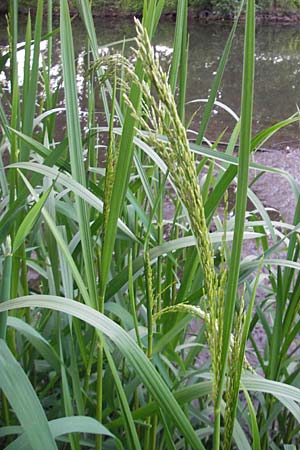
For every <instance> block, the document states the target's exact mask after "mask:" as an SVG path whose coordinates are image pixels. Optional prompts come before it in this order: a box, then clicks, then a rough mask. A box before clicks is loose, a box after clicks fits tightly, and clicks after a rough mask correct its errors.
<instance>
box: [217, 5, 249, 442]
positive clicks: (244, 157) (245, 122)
mask: <svg viewBox="0 0 300 450" xmlns="http://www.w3.org/2000/svg"><path fill="white" fill-rule="evenodd" d="M254 48H255V1H254V0H248V2H247V16H246V29H245V45H244V67H243V87H242V107H241V137H240V153H239V166H238V187H237V196H236V217H235V227H234V238H233V245H232V251H231V260H230V267H229V276H228V283H227V292H226V297H225V309H224V329H223V346H222V354H221V374H220V382H219V386H218V394H217V399H216V403H215V427H214V444H213V448H214V450H219V447H220V431H221V428H220V423H221V421H220V415H221V401H222V394H223V389H224V383H225V373H226V364H227V357H228V352H229V347H230V333H231V329H232V323H233V317H234V307H235V303H236V295H237V288H238V278H239V269H240V259H241V252H242V244H243V233H244V221H245V212H246V203H247V188H248V174H249V160H250V148H251V127H252V108H253V88H254Z"/></svg>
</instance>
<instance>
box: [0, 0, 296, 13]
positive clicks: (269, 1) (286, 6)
mask: <svg viewBox="0 0 300 450" xmlns="http://www.w3.org/2000/svg"><path fill="white" fill-rule="evenodd" d="M0 3H1V4H0V10H6V9H8V5H9V0H5V1H1V2H0ZM54 3H57V2H54ZM239 4H240V0H189V6H190V7H192V8H199V9H200V10H207V11H209V12H215V13H217V14H221V15H228V14H231V13H232V12H234V10H235V9H236V8H237V7H238V5H239ZM69 5H70V7H72V8H76V0H69ZM142 5H143V0H94V1H93V6H94V11H95V12H96V13H98V14H99V12H101V11H100V9H102V11H104V10H106V11H111V12H112V13H117V12H124V13H128V12H133V13H137V12H140V11H141V9H142ZM176 5H177V0H166V1H165V11H166V12H173V11H175V10H176ZM19 6H20V8H28V7H35V6H36V0H20V1H19ZM257 6H258V10H260V11H261V12H272V11H274V10H280V11H282V12H298V11H299V9H300V0H257Z"/></svg>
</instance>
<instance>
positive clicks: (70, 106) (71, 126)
mask: <svg viewBox="0 0 300 450" xmlns="http://www.w3.org/2000/svg"><path fill="white" fill-rule="evenodd" d="M60 10H61V11H60V26H61V52H62V67H63V79H64V87H65V98H66V112H67V128H68V137H69V152H70V160H71V171H72V175H73V178H74V179H75V180H76V181H77V182H79V183H80V184H81V185H82V186H83V187H85V186H86V175H85V169H84V162H83V155H82V145H81V132H80V124H79V116H78V98H77V88H76V75H75V65H74V61H75V59H74V48H73V37H72V30H71V22H70V13H69V7H68V3H67V1H66V0H61V2H60ZM76 204H77V208H78V219H79V229H80V237H81V245H82V253H83V259H84V265H85V275H86V279H87V284H88V288H89V295H90V299H91V302H92V304H93V305H94V306H96V305H97V301H98V299H97V285H96V277H95V270H94V266H95V265H94V259H93V252H92V238H91V230H90V221H89V211H88V208H87V205H86V203H85V202H84V201H83V200H82V199H81V198H79V197H76Z"/></svg>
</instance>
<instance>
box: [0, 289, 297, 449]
mask: <svg viewBox="0 0 300 450" xmlns="http://www.w3.org/2000/svg"><path fill="white" fill-rule="evenodd" d="M27 306H28V307H34V306H37V307H41V308H49V309H53V310H56V311H60V312H65V313H66V314H69V315H72V316H74V317H77V318H79V319H81V320H83V321H85V322H86V323H89V324H90V325H91V326H93V327H95V328H96V329H97V330H99V331H100V332H101V333H103V334H104V335H106V336H107V337H108V338H110V339H111V340H112V341H113V342H114V344H115V345H116V346H117V347H118V349H119V350H120V352H121V353H122V354H123V356H124V357H125V361H126V362H127V363H129V364H130V366H131V367H132V368H134V369H135V371H136V372H137V374H138V375H139V376H140V378H141V380H142V382H143V383H144V384H145V386H146V387H147V389H148V390H149V392H150V393H151V395H152V397H153V399H154V400H155V401H156V403H157V405H158V406H159V407H160V408H161V409H162V410H163V411H164V413H165V415H166V416H167V417H169V418H170V419H172V421H173V422H174V424H175V425H176V427H178V429H179V430H180V431H181V432H182V434H183V435H184V436H185V438H186V439H187V441H188V442H189V443H190V445H191V446H192V448H193V450H204V447H203V445H202V443H201V441H200V440H199V438H198V436H197V435H196V433H195V431H194V430H193V428H192V426H191V424H190V422H189V420H188V418H187V417H186V416H185V414H184V413H183V411H182V410H181V408H180V406H179V404H178V403H177V401H176V400H175V398H174V396H173V395H172V394H171V392H170V391H169V389H168V388H167V386H166V384H165V383H164V381H163V380H162V378H161V377H160V375H159V374H158V372H157V371H156V369H155V367H154V366H153V365H152V364H151V363H150V362H149V360H148V358H147V357H146V355H145V354H144V352H143V351H142V350H141V349H140V348H139V347H138V346H137V344H136V343H135V341H134V340H133V339H132V338H131V337H130V336H129V335H128V334H127V333H126V332H125V331H124V330H123V329H122V328H121V327H120V326H119V325H117V324H116V323H114V322H113V321H112V320H111V319H109V318H108V317H105V316H104V315H103V314H100V313H99V312H97V311H95V310H94V309H92V308H90V307H88V306H86V305H84V304H82V303H78V302H75V301H73V300H70V299H67V298H63V297H55V296H45V295H31V296H28V297H19V298H17V299H14V300H13V301H9V302H5V303H2V304H1V305H0V312H3V311H9V310H14V309H18V308H24V307H27ZM299 392H300V391H299ZM46 448H47V447H46ZM48 448H49V447H48Z"/></svg>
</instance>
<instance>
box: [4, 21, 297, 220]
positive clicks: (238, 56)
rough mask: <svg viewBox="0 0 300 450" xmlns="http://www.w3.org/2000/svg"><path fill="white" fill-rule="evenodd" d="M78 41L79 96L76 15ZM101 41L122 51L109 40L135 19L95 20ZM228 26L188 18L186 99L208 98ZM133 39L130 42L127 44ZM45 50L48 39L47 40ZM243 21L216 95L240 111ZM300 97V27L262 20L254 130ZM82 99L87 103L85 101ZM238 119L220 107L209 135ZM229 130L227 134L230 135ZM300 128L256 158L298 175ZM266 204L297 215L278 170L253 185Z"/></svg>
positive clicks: (169, 33) (167, 43)
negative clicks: (202, 22) (270, 24)
mask: <svg viewBox="0 0 300 450" xmlns="http://www.w3.org/2000/svg"><path fill="white" fill-rule="evenodd" d="M73 26H74V41H75V48H76V55H77V73H78V75H77V81H78V92H79V94H80V97H81V100H83V98H84V75H85V53H84V52H85V51H84V47H85V33H84V29H83V26H82V24H81V22H80V21H79V20H78V21H75V22H74V23H73ZM96 29H97V33H98V37H99V44H100V45H101V46H103V50H102V52H103V54H106V53H107V52H109V51H119V50H120V49H121V47H122V46H121V45H120V44H118V45H113V46H112V47H109V48H108V46H107V45H108V44H109V43H110V42H115V41H118V40H120V39H123V37H124V36H125V37H126V38H130V37H132V36H134V27H133V25H132V22H131V21H128V20H123V21H112V22H109V21H108V20H107V19H106V20H96ZM229 31H230V28H229V26H228V25H226V26H225V25H221V24H212V25H203V24H201V23H199V22H192V23H190V24H189V33H190V49H189V67H188V76H189V77H188V86H187V101H192V100H196V99H203V98H207V96H208V93H209V89H210V86H211V83H212V80H213V76H214V74H215V72H216V70H217V67H218V63H219V59H220V56H221V54H222V51H223V48H224V45H225V42H226V39H227V37H228V34H229ZM5 32H6V27H5V24H4V22H1V26H0V51H1V49H2V52H3V51H5V44H6V34H5ZM173 33H174V24H173V23H170V22H165V23H162V24H161V25H160V26H159V28H158V32H157V35H156V37H155V39H154V44H155V46H156V51H157V52H159V54H160V56H161V59H162V60H163V61H164V64H168V62H169V60H170V57H171V55H172V40H173ZM22 35H24V24H23V25H22V24H21V25H20V41H22ZM129 46H130V44H128V47H129ZM42 48H43V51H45V50H46V44H45V43H44V44H43V47H42ZM242 49H243V27H240V28H239V30H238V33H237V36H236V39H235V42H234V45H233V49H232V54H231V57H230V60H229V63H228V65H227V68H226V72H225V75H224V80H223V83H222V86H221V88H220V90H219V93H218V100H219V101H220V102H222V103H225V104H226V105H227V106H228V107H230V108H231V109H232V110H234V111H235V113H236V114H239V111H240V91H241V71H242ZM59 55H60V49H59V45H57V46H56V47H55V49H54V65H53V68H52V83H53V86H55V85H56V83H57V81H58V79H59V77H60V75H61V64H60V56H59ZM23 57H24V55H23V53H22V51H20V52H19V60H20V64H19V69H20V84H21V83H22V58H23ZM0 83H1V84H2V86H3V88H4V89H7V88H8V84H7V79H6V75H5V73H4V72H2V73H0ZM299 100H300V30H299V28H298V27H296V26H279V25H272V26H266V25H259V26H258V27H257V43H256V76H255V99H254V123H253V127H254V130H255V132H258V131H260V130H262V129H263V128H265V127H268V126H270V125H272V124H274V123H276V122H277V121H279V120H282V119H285V118H287V117H289V116H290V115H292V114H293V113H294V112H296V111H297V103H299ZM83 104H84V103H83ZM198 107H199V104H197V103H194V104H190V105H189V106H188V107H187V116H189V115H191V114H192V113H193V112H194V111H195V110H197V108H198ZM200 118H201V110H200V112H199V113H198V114H197V115H196V116H195V118H194V120H193V128H194V129H195V130H196V129H197V127H198V124H199V121H200ZM233 126H234V119H233V118H232V117H231V116H230V115H229V114H228V113H224V112H222V111H221V109H220V108H218V107H216V108H215V110H214V117H213V120H212V122H211V124H210V127H209V130H208V133H207V137H208V138H209V139H210V140H215V139H216V138H217V136H218V135H219V133H220V132H221V131H223V130H224V129H225V128H228V130H229V131H230V130H232V128H233ZM229 131H228V132H227V135H225V140H226V137H228V134H229ZM299 142H300V132H299V125H293V126H290V127H288V128H286V129H285V130H284V131H282V132H280V133H279V134H278V135H277V136H276V138H273V139H272V141H270V142H269V143H268V144H265V145H264V147H267V148H268V150H267V151H264V152H257V153H256V156H255V160H256V161H257V162H259V163H262V164H267V165H274V166H276V167H280V168H283V169H285V170H287V171H288V172H289V173H291V175H293V176H294V177H295V178H296V179H297V180H298V181H300V174H299V172H300V171H299V169H300V145H299ZM255 190H256V192H257V194H258V195H259V197H260V198H261V200H262V201H263V202H264V204H266V205H268V206H271V207H274V208H278V209H279V210H280V211H281V213H282V214H283V215H284V217H285V218H286V219H287V220H291V217H292V215H293V208H294V200H293V195H292V193H291V190H290V188H289V186H288V183H287V182H286V181H285V180H283V179H281V178H280V177H279V176H277V175H270V174H268V175H265V176H264V177H263V178H261V179H260V180H259V182H258V183H257V185H256V188H255Z"/></svg>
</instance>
